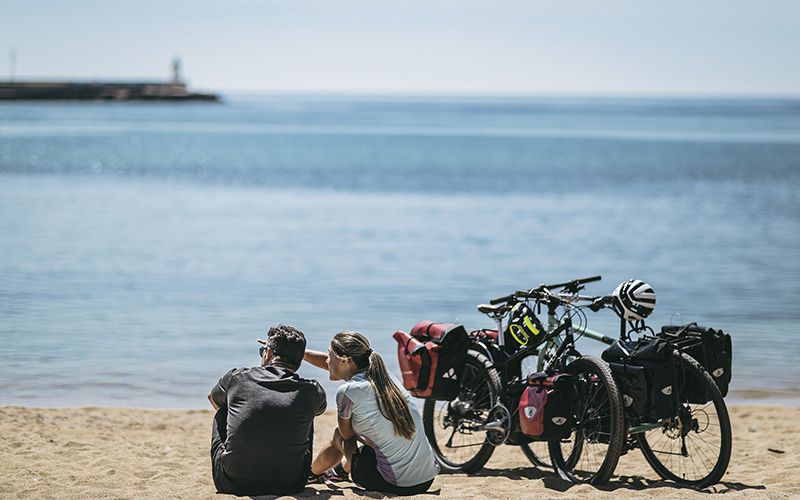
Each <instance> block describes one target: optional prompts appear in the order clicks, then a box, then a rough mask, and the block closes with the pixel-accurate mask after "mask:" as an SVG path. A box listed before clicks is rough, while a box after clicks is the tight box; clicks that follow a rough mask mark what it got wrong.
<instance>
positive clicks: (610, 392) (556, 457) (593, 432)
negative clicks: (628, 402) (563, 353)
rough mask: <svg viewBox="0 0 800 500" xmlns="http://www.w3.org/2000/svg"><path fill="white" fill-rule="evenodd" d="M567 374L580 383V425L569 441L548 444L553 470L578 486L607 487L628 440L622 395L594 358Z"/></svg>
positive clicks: (577, 363) (578, 361) (580, 360)
mask: <svg viewBox="0 0 800 500" xmlns="http://www.w3.org/2000/svg"><path fill="white" fill-rule="evenodd" d="M566 371H567V373H571V374H573V375H575V376H576V379H577V387H578V396H577V397H578V401H577V405H576V408H577V410H576V424H575V429H574V430H573V431H572V435H571V436H570V437H569V439H565V440H562V441H558V440H554V441H549V442H548V449H549V450H550V458H551V460H552V462H553V467H555V469H556V471H557V472H558V475H559V476H561V477H562V478H563V479H566V480H568V481H571V482H574V483H591V484H595V485H599V484H605V483H606V482H608V479H609V478H610V477H611V474H613V472H614V469H615V468H616V467H617V462H618V461H619V456H620V454H621V453H622V446H623V443H624V440H625V422H624V417H623V414H622V403H621V401H620V396H619V391H618V390H617V386H616V384H615V383H614V379H613V378H612V377H611V370H610V369H609V368H608V365H607V364H605V363H604V362H603V361H601V360H600V359H598V358H596V357H594V356H582V357H580V358H577V359H575V360H574V361H573V362H571V363H570V364H569V365H568V366H567V368H566Z"/></svg>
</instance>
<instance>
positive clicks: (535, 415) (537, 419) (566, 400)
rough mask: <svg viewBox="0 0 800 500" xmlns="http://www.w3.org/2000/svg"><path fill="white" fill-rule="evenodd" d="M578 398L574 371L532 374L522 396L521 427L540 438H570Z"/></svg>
mask: <svg viewBox="0 0 800 500" xmlns="http://www.w3.org/2000/svg"><path fill="white" fill-rule="evenodd" d="M575 399H576V398H575V379H574V377H573V376H572V375H568V374H565V373H561V374H557V375H550V376H548V375H547V374H545V373H543V372H538V373H533V374H531V375H530V376H529V377H528V386H527V387H526V388H525V390H524V391H523V392H522V397H521V398H520V400H519V426H520V430H521V431H522V433H523V434H525V435H527V436H531V437H536V438H539V439H541V440H548V441H549V440H552V439H565V438H568V437H569V436H570V434H571V433H572V429H573V427H574V426H575Z"/></svg>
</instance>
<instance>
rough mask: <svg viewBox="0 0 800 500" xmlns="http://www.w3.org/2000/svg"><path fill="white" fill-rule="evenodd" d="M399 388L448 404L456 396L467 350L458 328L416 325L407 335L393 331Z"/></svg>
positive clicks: (462, 331)
mask: <svg viewBox="0 0 800 500" xmlns="http://www.w3.org/2000/svg"><path fill="white" fill-rule="evenodd" d="M393 337H394V339H395V340H396V341H397V358H398V361H399V364H400V371H401V374H402V377H403V387H405V388H406V389H407V390H408V391H409V392H410V393H411V395H412V396H414V397H418V398H423V399H439V400H447V401H451V400H453V399H455V398H456V397H457V396H458V390H459V387H460V385H461V377H462V375H463V373H464V364H465V362H466V357H467V348H468V347H469V337H468V336H467V331H466V330H465V329H464V327H463V326H462V325H454V324H451V323H435V322H433V321H427V320H426V321H420V322H419V323H417V324H416V325H414V328H412V329H411V334H410V335H409V334H408V333H406V332H403V331H397V332H395V334H394V335H393Z"/></svg>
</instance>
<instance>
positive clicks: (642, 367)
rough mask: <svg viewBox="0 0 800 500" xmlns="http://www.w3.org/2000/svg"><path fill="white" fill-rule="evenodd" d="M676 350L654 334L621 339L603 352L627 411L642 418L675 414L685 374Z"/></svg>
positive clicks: (650, 418)
mask: <svg viewBox="0 0 800 500" xmlns="http://www.w3.org/2000/svg"><path fill="white" fill-rule="evenodd" d="M673 351H674V347H673V346H672V345H670V343H669V342H666V341H664V340H662V339H660V338H655V337H642V338H639V339H638V340H618V341H616V342H614V344H612V345H611V346H610V347H609V348H608V349H606V350H605V351H603V356H602V357H603V360H604V361H606V362H607V363H608V364H609V366H610V368H611V374H612V375H613V376H614V382H615V383H616V384H617V385H618V387H619V390H620V393H621V395H622V403H623V405H624V408H625V411H626V412H627V413H628V414H630V415H632V416H634V417H636V418H639V419H640V420H642V421H655V420H659V419H662V418H669V417H674V416H675V414H676V413H677V411H678V406H679V404H680V403H679V397H678V396H679V394H678V392H679V388H680V387H681V384H682V383H683V382H682V378H683V376H682V374H681V373H679V371H678V369H677V366H676V363H675V360H674V357H673V354H672V353H673Z"/></svg>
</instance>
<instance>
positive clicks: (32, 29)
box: [0, 0, 800, 95]
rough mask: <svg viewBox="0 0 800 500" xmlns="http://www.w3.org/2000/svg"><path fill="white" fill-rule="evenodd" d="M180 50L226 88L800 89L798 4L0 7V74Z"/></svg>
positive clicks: (440, 1) (36, 75)
mask: <svg viewBox="0 0 800 500" xmlns="http://www.w3.org/2000/svg"><path fill="white" fill-rule="evenodd" d="M12 52H13V53H15V55H16V57H12ZM175 56H179V57H180V58H181V61H182V64H183V69H184V74H185V76H186V79H187V80H188V82H189V84H190V85H191V87H192V88H194V89H197V90H212V91H222V92H297V93H305V92H321V93H393V94H418V93H422V94H454V95H455V94H479V95H486V94H493V95H526V94H566V95H605V94H628V95H631V94H635V95H652V94H655V95H800V1H794V0H791V1H781V0H775V1H767V2H765V1H763V0H760V1H749V0H748V1H745V0H729V1H723V0H708V1H699V2H698V1H683V0H677V1H669V2H665V1H652V0H636V1H628V2H625V1H618V0H616V1H615V0H609V1H595V2H588V1H554V0H551V1H537V0H524V1H516V0H509V1H502V0H495V1H473V0H316V1H311V0H284V1H276V0H219V1H216V0H214V1H212V0H194V1H171V2H170V1H167V0H159V1H154V0H136V1H131V0H104V1H99V0H68V1H65V0H36V1H31V0H0V80H5V79H7V78H8V77H9V74H10V73H11V72H12V71H13V72H14V74H15V78H16V80H24V79H28V80H30V79H48V80H53V79H74V80H97V79H114V80H121V79H124V80H165V79H167V78H168V76H169V67H170V61H171V60H172V58H173V57H175ZM14 59H15V61H16V63H15V65H14V64H12V60H14ZM12 66H13V68H12Z"/></svg>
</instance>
